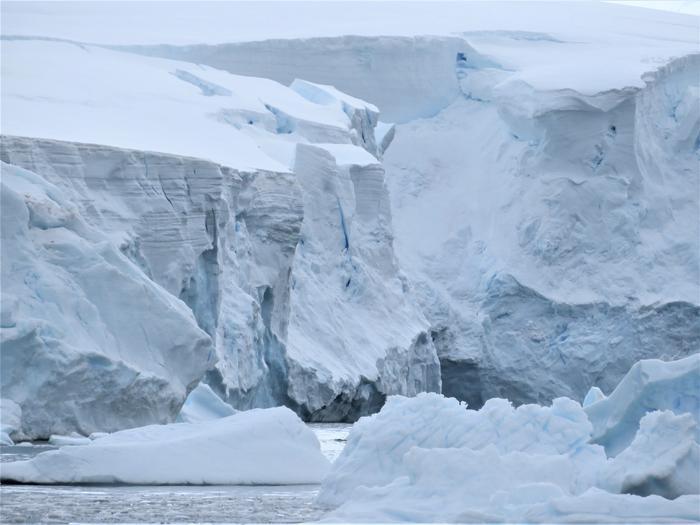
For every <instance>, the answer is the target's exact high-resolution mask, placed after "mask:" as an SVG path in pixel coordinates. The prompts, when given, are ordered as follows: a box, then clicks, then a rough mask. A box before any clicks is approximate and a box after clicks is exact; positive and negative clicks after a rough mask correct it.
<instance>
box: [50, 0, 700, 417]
mask: <svg viewBox="0 0 700 525" xmlns="http://www.w3.org/2000/svg"><path fill="white" fill-rule="evenodd" d="M221 9H222V10H223V9H225V8H223V7H222V8H221ZM250 9H251V10H252V14H250V15H249V16H251V17H254V16H257V15H256V14H255V13H257V11H256V10H255V8H252V7H251V8H250ZM299 9H300V12H299V13H297V14H292V13H289V16H290V17H291V19H294V17H303V16H304V9H303V8H301V7H300V8H299ZM324 9H329V10H332V9H333V8H332V7H327V8H324ZM336 9H341V10H342V8H340V7H338V8H336ZM375 9H377V11H378V12H379V11H381V10H382V8H381V6H375ZM406 9H407V14H406V15H405V24H404V28H403V29H396V28H392V29H386V28H385V29H382V28H380V27H378V26H377V25H374V24H359V22H356V26H354V27H360V26H361V27H362V29H361V30H359V29H358V30H357V31H356V32H353V34H350V35H348V34H345V33H344V32H343V28H344V27H345V25H344V24H346V23H347V24H350V23H351V21H352V20H353V16H354V15H352V14H349V12H345V11H343V15H344V17H345V18H344V19H343V20H342V21H340V20H335V19H331V20H329V22H328V24H327V26H326V27H324V29H323V30H322V32H323V33H325V34H318V33H319V32H321V30H317V31H311V30H310V29H308V28H305V27H304V26H303V24H301V29H298V30H299V31H302V32H303V31H306V32H307V33H308V34H306V33H304V34H302V35H297V36H289V35H287V34H286V31H287V29H286V28H280V27H275V26H274V25H273V26H266V28H265V29H264V30H261V31H263V32H262V33H261V34H260V35H259V36H258V37H257V38H254V37H250V38H236V39H231V38H229V39H225V37H224V36H222V35H220V34H219V33H218V32H217V29H216V27H217V26H216V24H215V25H214V31H213V33H210V34H208V35H207V36H206V37H205V36H204V35H201V36H198V39H199V40H197V41H188V42H186V43H185V44H186V45H183V44H176V43H168V42H174V41H175V40H176V38H175V35H174V34H173V35H172V36H171V37H169V38H165V37H163V38H162V39H161V40H160V41H158V42H151V43H142V44H138V45H137V44H135V43H134V42H126V41H124V39H123V38H121V37H118V36H117V35H110V36H109V37H104V38H101V39H99V41H101V42H103V43H104V45H105V46H107V47H108V48H111V49H119V50H123V51H129V52H132V53H137V54H140V55H145V56H149V57H162V58H168V59H178V60H185V61H190V62H195V63H201V64H206V65H208V66H212V67H216V68H220V69H223V70H227V71H230V72H232V73H237V74H248V75H255V76H264V77H269V78H274V79H276V80H278V81H280V82H282V83H292V82H294V79H295V78H296V77H297V76H301V77H302V78H305V79H307V80H310V81H313V82H320V83H325V84H332V85H334V86H336V87H337V88H339V89H342V90H344V91H347V92H348V93H352V94H353V95H356V96H360V97H361V98H363V99H365V100H368V101H370V102H372V103H373V104H375V105H376V106H377V107H379V108H380V110H381V112H382V119H384V120H385V121H387V122H392V123H395V124H396V125H395V127H394V128H392V129H393V131H392V136H393V137H394V138H393V142H392V144H391V147H389V148H388V149H386V151H385V152H383V166H384V169H385V171H386V174H387V176H386V180H387V185H388V188H389V195H390V200H391V211H392V219H393V221H392V222H393V233H394V238H395V243H394V244H395V250H396V254H397V256H398V259H399V261H400V265H401V269H402V270H403V272H404V273H405V275H406V277H407V278H408V279H409V281H410V282H411V283H412V284H413V286H414V289H415V295H416V298H417V301H418V304H419V306H420V308H421V310H422V311H423V312H424V314H425V315H426V317H427V318H428V321H429V323H430V334H431V338H432V339H433V343H434V345H435V347H436V349H437V352H438V355H439V360H440V365H441V380H442V385H443V387H442V388H443V392H444V393H446V394H447V395H451V396H456V397H458V398H459V399H462V400H466V401H467V402H469V404H470V405H471V406H472V407H474V408H478V407H479V406H481V405H482V404H483V403H484V401H485V400H486V399H489V398H491V397H499V396H501V397H507V398H508V399H511V400H513V401H514V402H516V403H533V402H536V403H545V402H548V401H551V400H552V399H554V398H555V397H557V396H567V397H571V398H574V399H580V398H581V397H582V396H583V395H584V394H585V393H586V392H587V391H588V389H589V388H590V386H591V385H596V386H598V387H599V388H601V389H603V390H605V391H610V390H612V388H614V386H615V385H616V384H617V382H618V381H619V380H620V379H621V377H622V376H623V375H624V374H625V372H626V371H627V370H628V369H629V367H630V366H632V364H634V363H635V362H636V361H638V360H640V359H648V358H662V359H677V358H680V357H683V356H687V355H690V354H691V353H694V352H697V350H698V348H700V259H699V258H698V254H699V253H700V244H699V242H700V241H699V239H700V229H699V228H700V224H699V223H698V221H697V217H698V215H699V214H700V209H699V207H698V206H699V204H698V198H697V195H698V194H699V193H700V181H699V178H698V169H697V165H698V162H699V157H698V155H699V154H700V153H699V151H700V150H699V149H698V136H699V135H700V93H699V92H698V89H697V82H696V79H697V76H698V74H700V73H699V72H700V58H699V56H698V53H697V49H698V37H697V19H696V17H692V16H683V15H676V14H670V13H658V12H657V13H654V12H649V11H644V10H636V9H629V8H628V9H625V8H620V7H619V6H610V5H605V6H603V5H599V6H592V5H588V6H583V5H579V6H576V7H572V6H571V5H569V4H560V3H556V2H555V3H552V4H551V6H550V9H548V13H547V14H546V15H543V14H539V15H538V16H532V13H531V12H529V11H528V9H529V8H528V7H527V5H522V6H509V11H510V10H512V12H509V13H508V15H506V14H504V13H498V15H499V16H498V17H495V14H496V13H495V12H494V11H493V9H495V7H494V8H488V7H487V6H479V8H478V9H477V8H470V7H469V6H467V5H465V6H460V5H459V4H457V5H445V4H441V5H440V7H439V8H436V9H435V14H432V15H431V14H430V13H428V12H426V10H427V9H428V8H427V6H426V5H425V4H422V3H416V5H413V6H410V7H407V8H406ZM572 9H574V10H575V12H576V13H578V16H579V17H580V18H579V19H580V20H583V21H584V22H582V25H581V26H574V25H572V24H571V23H570V21H569V20H568V19H569V17H571V16H575V15H574V14H572V13H573V12H572V11H571V10H572ZM320 12H323V10H320ZM411 13H413V14H411ZM417 13H420V14H417ZM438 13H441V14H443V15H445V14H446V13H451V16H453V17H454V19H450V20H449V21H448V20H444V19H441V18H440V16H439V15H438ZM518 13H519V14H518ZM603 13H604V14H603ZM76 16H77V15H76ZM387 16H388V15H387ZM632 16H633V17H634V24H635V27H636V28H637V29H639V31H635V32H634V34H632V33H630V32H626V31H625V30H624V28H625V27H627V26H628V24H630V23H631V22H630V18H629V17H632ZM518 17H521V18H518ZM445 18H449V17H448V16H447V15H445ZM603 19H605V23H601V20H603ZM593 20H596V23H595V24H594V23H593V22H592V21H593ZM662 20H663V21H664V22H662ZM664 23H668V24H675V25H674V27H676V31H675V32H673V35H672V36H671V33H672V32H670V30H669V29H668V28H667V27H663V25H662V24H664ZM412 24H416V25H418V26H420V27H424V28H426V29H424V30H423V31H417V30H416V31H415V32H413V33H409V34H407V33H406V32H407V31H409V30H408V29H406V28H408V27H412ZM584 27H585V28H584ZM428 28H429V29H428ZM641 28H644V29H643V30H642V29H641ZM164 30H165V29H164ZM78 33H79V31H78V30H76V35H77V34H78ZM197 34H198V33H197ZM56 35H57V36H59V32H57V33H56ZM426 35H433V36H426ZM183 38H184V37H183ZM189 38H192V37H189ZM236 40H238V41H236ZM610 41H614V42H615V45H614V46H611V45H610ZM203 42H204V43H203ZM572 57H575V58H574V59H572ZM601 57H605V59H604V60H601ZM399 72H400V73H399ZM476 196H478V198H477V197H476ZM535 385H536V387H535Z"/></svg>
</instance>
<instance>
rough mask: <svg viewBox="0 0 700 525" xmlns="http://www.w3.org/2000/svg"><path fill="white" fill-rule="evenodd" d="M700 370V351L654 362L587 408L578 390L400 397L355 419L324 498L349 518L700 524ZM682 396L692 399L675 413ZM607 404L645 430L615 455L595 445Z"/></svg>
mask: <svg viewBox="0 0 700 525" xmlns="http://www.w3.org/2000/svg"><path fill="white" fill-rule="evenodd" d="M640 369H644V370H645V371H646V372H647V373H648V374H649V375H650V376H651V378H650V380H649V381H648V382H646V383H645V382H640V381H639V380H638V378H639V371H640ZM699 372H700V356H699V355H695V356H693V357H689V358H686V359H683V360H680V361H677V362H668V363H666V362H662V361H658V360H650V361H642V362H640V363H639V364H638V365H636V366H635V367H633V368H632V370H631V371H630V372H629V373H628V374H627V375H626V376H625V377H624V378H623V380H622V382H621V383H620V385H618V387H617V388H616V389H615V390H614V392H613V393H612V394H611V395H610V396H609V398H607V399H606V400H601V401H598V402H597V403H594V404H592V405H590V406H589V407H587V409H586V410H584V409H583V408H582V407H581V405H579V404H578V403H577V402H575V401H573V400H571V399H568V398H557V399H555V400H554V401H553V402H552V404H551V406H539V405H521V406H519V407H517V408H514V407H513V406H512V405H511V404H510V403H509V402H508V401H506V400H504V399H490V400H489V401H487V402H486V403H485V404H484V406H483V407H482V408H481V409H480V410H478V411H474V410H466V407H465V406H464V404H460V403H459V402H458V401H457V400H455V399H451V398H446V397H443V396H441V395H437V394H420V395H418V396H417V397H415V398H412V399H408V398H404V397H391V398H390V399H389V400H388V401H387V403H386V405H385V406H384V407H383V408H382V410H381V411H380V412H379V414H377V415H374V416H371V417H367V418H363V419H361V420H360V421H359V422H357V423H356V424H355V425H354V426H353V428H352V430H351V432H350V435H349V437H348V443H347V446H346V448H345V449H344V450H343V452H342V453H341V455H340V457H339V458H338V459H337V460H336V461H335V463H333V466H332V469H331V472H330V474H329V475H328V476H327V477H326V478H325V479H324V482H323V485H322V488H321V492H320V494H319V501H320V502H321V503H322V504H325V505H328V506H330V507H335V510H333V511H332V512H331V513H330V514H329V515H328V516H327V520H328V521H341V522H343V521H345V522H348V521H349V522H356V521H359V522H392V521H413V522H480V523H484V522H487V523H492V522H507V523H514V522H527V523H529V522H555V523H560V522H562V523H564V522H600V521H602V522H623V523H630V522H647V523H648V522H649V521H656V520H673V521H675V522H685V521H687V522H692V521H697V520H698V519H699V518H700V496H699V495H698V494H700V478H698V472H699V471H700V470H699V469H700V445H698V400H699V396H700V389H699V388H698V386H699V385H698V383H697V382H698V380H700V379H698V378H700V374H699ZM691 374H692V375H693V376H694V384H690V383H689V375H691ZM660 378H663V380H662V381H660V380H659V379H660ZM651 391H653V392H654V394H650V392H651ZM670 400H684V401H683V403H680V404H679V403H674V410H673V411H672V410H666V409H667V408H669V407H668V406H667V402H668V401H670ZM596 406H598V407H599V409H598V410H596V411H594V412H595V413H594V412H591V410H590V409H591V408H593V407H596ZM632 406H634V407H644V408H643V410H631V409H630V407H632ZM674 412H675V413H674ZM602 413H605V414H608V415H610V416H612V415H613V414H615V415H620V414H624V416H623V417H621V418H620V419H619V420H616V421H617V422H618V423H619V424H617V425H614V424H610V425H609V426H610V427H611V428H613V427H617V428H618V432H619V427H620V426H624V427H625V429H626V433H629V434H631V435H632V436H633V439H632V440H631V442H629V443H627V444H626V445H625V446H624V448H623V449H622V450H621V451H619V453H617V454H615V455H614V456H612V455H611V456H610V457H608V456H607V455H606V450H605V449H604V448H603V447H602V446H600V445H598V444H596V443H595V441H598V440H599V439H600V436H599V434H600V431H599V430H597V427H600V426H606V425H605V424H601V422H600V421H601V414H602ZM589 417H591V418H592V419H591V420H589ZM609 419H610V418H609ZM609 419H608V420H609ZM608 452H610V451H608Z"/></svg>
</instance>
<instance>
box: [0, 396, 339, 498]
mask: <svg viewBox="0 0 700 525" xmlns="http://www.w3.org/2000/svg"><path fill="white" fill-rule="evenodd" d="M329 465H330V463H329V462H328V460H327V459H326V458H325V457H324V456H323V454H321V449H320V446H319V443H318V440H317V439H316V436H315V435H314V433H313V432H312V431H311V430H310V429H308V428H307V427H306V425H304V423H303V422H302V421H301V420H299V418H298V417H297V416H296V415H295V414H294V413H293V412H292V411H291V410H289V409H287V408H283V407H280V408H271V409H257V410H250V411H247V412H240V413H237V414H235V415H233V416H228V417H225V418H220V419H216V420H212V421H204V422H200V423H196V424H192V423H171V424H169V425H151V426H146V427H140V428H133V429H130V430H123V431H120V432H115V433H113V434H110V435H109V436H105V437H102V438H100V439H98V440H95V441H91V442H90V443H89V444H86V445H81V446H72V447H64V448H61V449H59V450H55V451H49V452H45V453H43V454H39V455H38V456H36V457H35V458H33V459H31V460H28V461H18V462H13V463H6V464H4V465H3V468H2V478H3V479H12V480H15V481H23V482H34V483H130V484H145V485H148V484H192V485H204V484H208V485H217V484H219V485H221V484H250V485H253V484H257V485H260V484H269V485H275V484H277V485H284V484H303V483H318V482H319V481H320V480H321V478H323V476H324V475H325V474H326V473H327V471H328V467H329Z"/></svg>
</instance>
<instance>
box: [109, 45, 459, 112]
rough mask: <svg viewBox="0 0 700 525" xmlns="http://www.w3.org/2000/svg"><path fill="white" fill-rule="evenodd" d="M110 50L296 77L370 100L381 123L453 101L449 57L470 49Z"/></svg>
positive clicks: (261, 47) (228, 47)
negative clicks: (378, 109) (378, 111)
mask: <svg viewBox="0 0 700 525" xmlns="http://www.w3.org/2000/svg"><path fill="white" fill-rule="evenodd" d="M115 48H116V49H121V50H128V51H132V52H136V53H140V54H144V55H149V56H158V57H165V58H175V59H177V60H185V61H187V62H194V63H196V64H208V65H210V66H213V67H216V68H219V69H223V70H226V71H230V72H233V73H236V74H239V75H251V76H256V77H265V78H273V79H275V80H277V81H278V82H281V83H283V84H290V83H292V81H293V80H294V79H296V78H303V79H306V80H311V81H313V82H320V83H322V84H330V85H333V86H335V87H336V88H338V89H340V90H341V91H344V92H345V93H350V94H351V95H353V96H356V97H359V98H362V99H364V100H368V101H370V102H372V103H373V104H375V105H376V106H378V107H379V108H380V109H381V112H382V119H384V120H386V121H389V122H404V121H407V120H412V119H415V118H421V117H430V116H432V115H434V114H435V113H437V112H438V111H439V110H440V109H441V108H443V107H445V106H446V105H448V104H449V103H450V102H451V101H453V100H454V99H455V98H456V97H457V95H458V94H459V85H458V82H457V79H456V78H455V75H454V62H455V57H456V56H457V53H460V52H461V53H465V52H467V50H469V49H471V48H470V46H469V45H468V44H467V43H466V42H465V41H464V40H462V39H459V38H453V37H430V36H416V37H382V36H378V37H357V36H344V37H331V38H304V39H293V40H279V39H273V40H264V41H261V42H240V43H232V44H219V45H213V46H210V45H192V46H169V45H158V46H118V47H116V46H115Z"/></svg>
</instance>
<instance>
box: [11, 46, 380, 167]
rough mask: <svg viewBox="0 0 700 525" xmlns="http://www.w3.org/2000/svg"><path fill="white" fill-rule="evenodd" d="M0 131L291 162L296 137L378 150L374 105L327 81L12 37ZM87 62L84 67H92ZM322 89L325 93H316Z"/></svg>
mask: <svg viewBox="0 0 700 525" xmlns="http://www.w3.org/2000/svg"><path fill="white" fill-rule="evenodd" d="M3 50H4V51H5V53H6V55H7V58H6V60H3V64H2V74H3V78H4V79H5V80H6V85H5V87H4V88H3V94H2V100H3V105H4V106H5V107H6V111H4V112H3V113H4V115H3V118H4V121H3V133H4V134H9V135H18V136H25V137H41V138H49V139H58V140H67V141H75V142H85V143H92V144H104V145H110V146H115V147H121V148H130V149H136V150H145V151H158V152H162V153H170V154H175V155H181V156H191V157H198V158H202V159H207V160H210V161H213V162H216V163H219V164H223V165H226V166H228V167H231V168H237V169H245V170H255V169H260V170H271V171H289V170H290V168H291V165H292V164H293V157H294V145H295V143H296V142H326V143H342V144H356V145H358V147H366V148H367V149H368V150H369V151H370V152H372V153H376V145H375V142H374V130H373V128H374V125H375V124H376V122H377V118H378V110H377V109H376V108H375V107H373V106H371V105H369V104H366V103H363V102H362V101H360V100H358V99H354V98H352V97H348V96H346V95H344V94H343V93H341V92H339V91H337V90H335V89H333V88H331V87H327V86H314V85H313V84H308V83H303V82H301V81H299V82H298V83H297V84H296V86H295V87H294V88H292V89H290V88H288V87H286V86H283V85H281V84H279V83H277V82H275V81H273V80H268V79H266V78H254V77H244V76H240V75H232V74H230V73H227V72H225V71H220V70H217V69H214V68H211V67H206V66H199V65H195V64H191V63H187V62H180V61H174V60H165V59H160V58H149V57H143V56H138V55H134V54H131V53H125V52H119V51H113V50H108V49H103V48H100V47H93V46H89V45H87V46H80V45H76V44H71V43H66V42H48V41H42V40H6V41H3ZM86 72H87V73H86ZM320 93H322V94H323V96H320V95H319V94H320Z"/></svg>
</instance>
